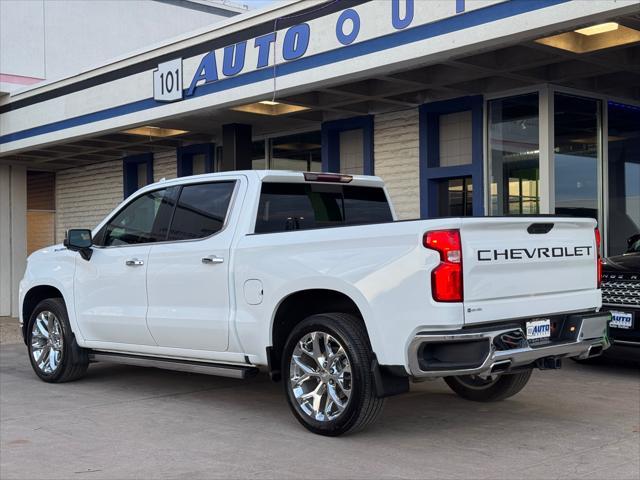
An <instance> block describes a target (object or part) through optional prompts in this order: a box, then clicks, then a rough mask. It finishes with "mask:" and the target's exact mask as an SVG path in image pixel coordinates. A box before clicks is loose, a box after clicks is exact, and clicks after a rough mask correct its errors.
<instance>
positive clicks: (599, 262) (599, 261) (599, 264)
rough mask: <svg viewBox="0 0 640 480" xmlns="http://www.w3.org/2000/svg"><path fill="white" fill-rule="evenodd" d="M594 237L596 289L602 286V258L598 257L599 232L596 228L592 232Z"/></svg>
mask: <svg viewBox="0 0 640 480" xmlns="http://www.w3.org/2000/svg"><path fill="white" fill-rule="evenodd" d="M594 233H595V235H596V270H597V272H598V288H600V286H601V285H602V256H601V255H600V243H601V239H600V230H598V228H597V227H596V229H595V230H594Z"/></svg>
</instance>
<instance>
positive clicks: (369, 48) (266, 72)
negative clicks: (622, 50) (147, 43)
mask: <svg viewBox="0 0 640 480" xmlns="http://www.w3.org/2000/svg"><path fill="white" fill-rule="evenodd" d="M569 1H571V0H509V1H507V2H504V3H499V4H497V5H492V6H490V7H486V8H481V9H478V10H472V11H471V12H467V13H463V14H459V15H455V16H452V17H448V18H445V19H443V20H440V21H437V22H432V23H428V24H425V25H419V26H416V27H413V28H407V29H406V30H401V31H398V32H394V33H390V34H388V35H384V36H382V37H377V38H372V39H370V40H364V41H362V42H359V43H355V44H352V45H348V46H345V47H341V48H338V49H335V50H330V51H328V52H323V53H319V54H316V55H311V56H309V57H305V58H300V59H298V60H294V61H290V62H287V63H284V64H280V65H276V67H275V75H276V76H279V77H283V76H286V75H291V74H294V73H298V72H301V71H304V70H309V69H312V68H317V67H321V66H324V65H329V64H332V63H336V62H341V61H345V60H351V59H354V58H357V57H360V56H363V55H369V54H371V53H375V52H380V51H383V50H388V49H391V48H396V47H399V46H402V45H406V44H410V43H414V42H418V41H421V40H425V39H429V38H434V37H438V36H441V35H445V34H448V33H452V32H456V31H459V30H463V29H466V28H471V27H475V26H478V25H483V24H486V23H489V22H494V21H497V20H502V19H505V18H510V17H513V16H516V15H521V14H523V13H527V12H532V11H535V10H540V9H542V8H547V7H551V6H554V5H559V4H562V3H566V2H569ZM273 76H274V69H273V68H265V69H262V70H254V71H251V72H247V73H244V74H241V75H237V76H235V77H231V78H226V79H222V80H218V81H215V82H211V83H205V84H203V85H200V86H198V87H196V88H195V91H194V92H193V95H192V96H190V97H189V98H186V99H184V100H182V101H183V102H187V101H189V100H190V99H191V98H197V97H201V96H204V95H210V94H213V93H218V92H221V91H224V90H229V89H232V88H238V87H243V86H246V85H249V84H252V83H257V82H262V81H265V80H270V79H272V78H273ZM163 105H165V104H164V103H162V102H156V101H155V100H154V99H153V98H147V99H144V100H138V101H136V102H132V103H129V104H126V105H120V106H117V107H111V108H107V109H105V110H100V111H98V112H93V113H89V114H86V115H80V116H78V117H74V118H70V119H67V120H60V121H58V122H53V123H49V124H47V125H41V126H39V127H35V128H30V129H26V130H21V131H18V132H14V133H9V134H7V135H3V136H0V144H3V143H8V142H14V141H17V140H22V139H25V138H29V137H32V136H36V135H43V134H45V133H51V132H55V131H59V130H63V129H66V128H72V127H76V126H78V125H84V124H86V123H91V122H97V121H100V120H106V119H109V118H114V117H118V116H122V115H127V114H130V113H135V112H139V111H142V110H147V109H151V108H155V107H158V106H163Z"/></svg>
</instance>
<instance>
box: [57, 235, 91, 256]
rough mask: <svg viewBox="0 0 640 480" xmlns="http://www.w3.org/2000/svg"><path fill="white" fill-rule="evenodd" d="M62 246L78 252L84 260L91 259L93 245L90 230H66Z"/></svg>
mask: <svg viewBox="0 0 640 480" xmlns="http://www.w3.org/2000/svg"><path fill="white" fill-rule="evenodd" d="M63 245H64V246H65V247H67V248H68V249H69V250H72V251H74V252H80V255H81V256H82V258H84V259H85V260H89V259H91V254H92V253H93V250H91V246H92V245H93V239H92V238H91V230H89V229H85V228H73V229H71V230H67V234H66V236H65V239H64V242H63Z"/></svg>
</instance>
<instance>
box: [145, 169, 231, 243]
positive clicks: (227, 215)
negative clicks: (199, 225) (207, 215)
mask: <svg viewBox="0 0 640 480" xmlns="http://www.w3.org/2000/svg"><path fill="white" fill-rule="evenodd" d="M214 183H232V184H233V190H232V191H231V197H230V198H229V205H227V212H226V213H225V216H224V220H223V222H222V227H221V228H220V230H218V231H217V232H214V233H212V234H211V235H207V236H206V237H200V238H184V239H181V240H169V239H168V237H169V235H170V234H171V227H172V226H173V219H174V218H175V215H176V211H177V210H178V204H179V203H180V197H181V196H182V190H184V188H185V187H192V186H195V185H211V184H214ZM177 187H178V195H177V197H176V204H175V205H174V207H173V212H172V213H171V221H170V222H169V228H168V229H167V240H165V241H164V242H155V243H154V245H157V244H158V243H178V242H197V241H201V240H206V239H207V238H211V237H214V236H215V235H218V234H219V233H220V232H222V231H223V230H224V229H225V228H227V224H228V223H229V216H230V214H231V209H232V208H233V201H234V199H235V196H236V192H237V190H238V180H237V179H224V180H214V181H206V182H193V183H184V184H180V185H177Z"/></svg>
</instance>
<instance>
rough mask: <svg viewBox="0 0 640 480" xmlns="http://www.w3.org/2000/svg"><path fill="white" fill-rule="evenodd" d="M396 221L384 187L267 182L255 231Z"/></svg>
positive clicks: (280, 230) (263, 188)
mask: <svg viewBox="0 0 640 480" xmlns="http://www.w3.org/2000/svg"><path fill="white" fill-rule="evenodd" d="M392 220H393V217H392V215H391V209H390V207H389V204H388V202H387V198H386V195H385V193H384V190H383V189H382V188H376V187H356V186H343V185H327V184H304V183H263V184H262V190H261V193H260V204H259V207H258V216H257V218H256V227H255V232H256V233H273V232H286V231H291V230H307V229H311V228H323V227H336V226H345V225H359V224H360V225H361V224H367V223H383V222H390V221H392Z"/></svg>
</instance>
